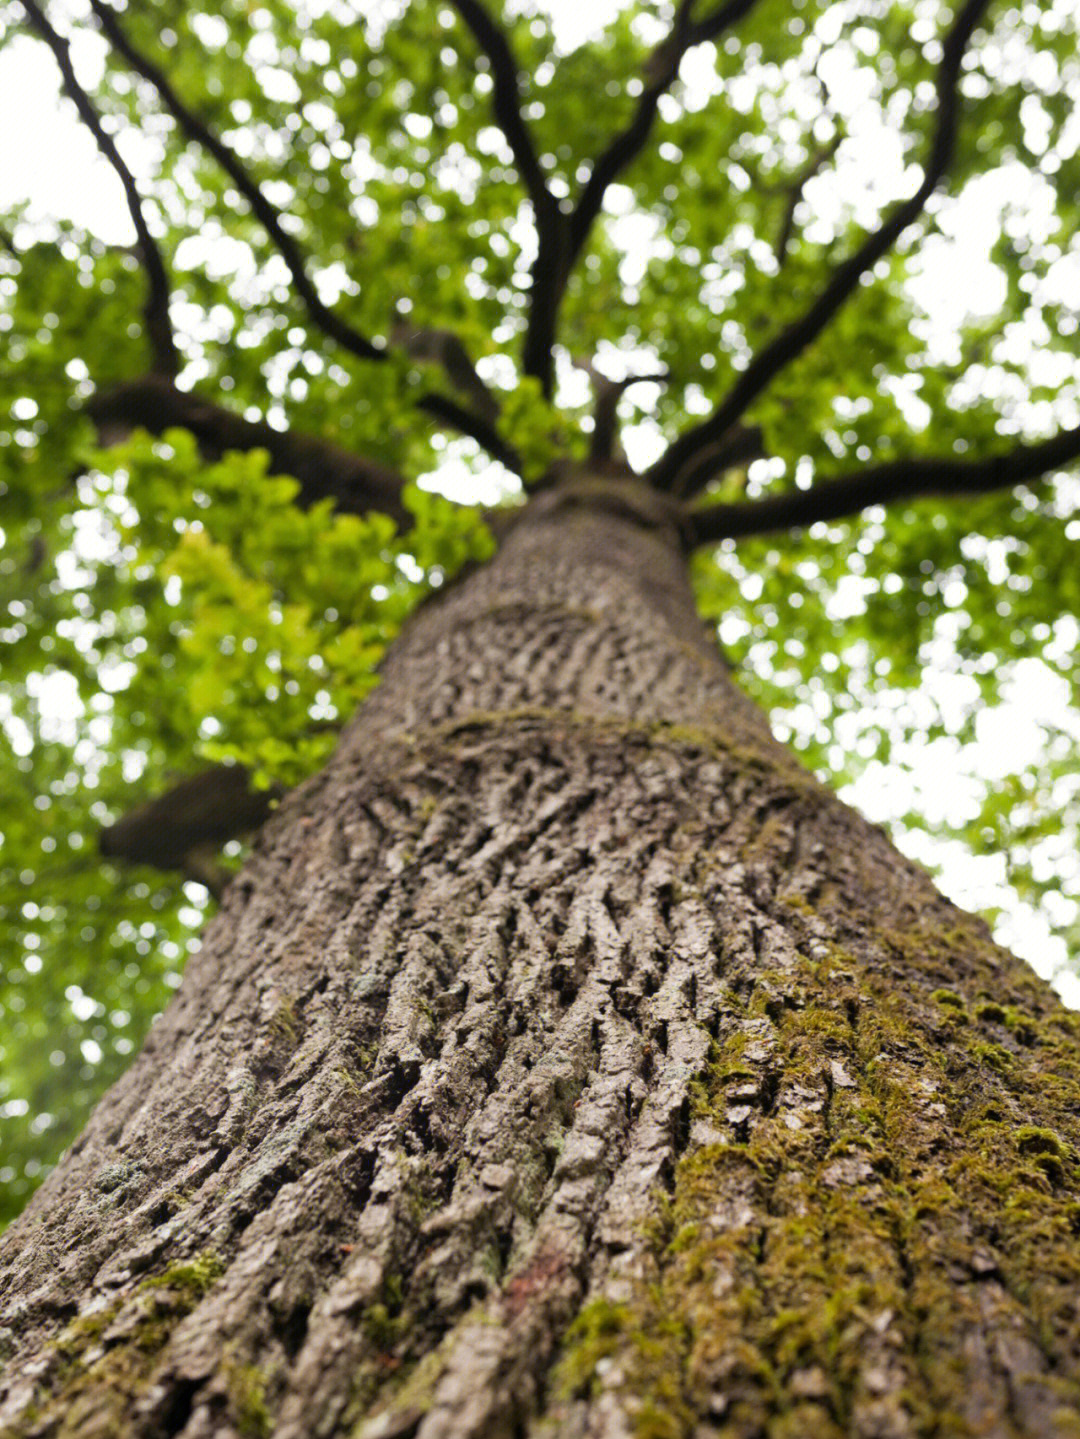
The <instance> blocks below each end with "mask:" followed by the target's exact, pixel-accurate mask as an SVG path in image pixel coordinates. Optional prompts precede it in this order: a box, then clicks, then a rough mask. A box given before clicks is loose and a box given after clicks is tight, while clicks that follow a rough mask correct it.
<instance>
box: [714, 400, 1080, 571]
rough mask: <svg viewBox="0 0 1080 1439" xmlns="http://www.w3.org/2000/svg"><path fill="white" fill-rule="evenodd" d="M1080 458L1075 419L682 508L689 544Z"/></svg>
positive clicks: (964, 489)
mask: <svg viewBox="0 0 1080 1439" xmlns="http://www.w3.org/2000/svg"><path fill="white" fill-rule="evenodd" d="M1078 459H1080V425H1078V426H1077V427H1076V428H1075V429H1070V430H1062V431H1061V433H1060V434H1057V435H1054V436H1053V438H1052V439H1049V440H1042V441H1040V442H1038V443H1037V444H1021V445H1017V446H1016V447H1015V448H1014V449H1012V450H1008V451H1006V452H1005V453H1004V454H1000V455H990V456H988V457H987V458H985V459H981V460H958V459H953V458H952V457H943V458H940V459H926V460H893V461H891V462H890V463H889V464H885V465H875V466H873V467H872V468H870V469H865V470H857V471H856V472H855V473H854V474H851V475H842V476H840V477H839V478H838V479H835V480H826V481H824V482H823V483H822V484H820V485H815V486H813V487H812V488H811V489H809V490H793V491H791V492H790V493H789V494H786V495H768V496H766V497H765V498H764V499H760V500H748V501H746V502H745V503H740V504H735V505H712V506H710V507H708V508H702V509H698V510H690V511H688V512H687V516H686V524H687V530H688V533H689V535H690V543H691V544H692V545H694V546H696V545H705V544H716V543H718V542H719V541H720V540H727V539H741V538H745V537H747V536H749V535H761V534H768V533H769V532H770V531H774V530H788V529H795V528H797V527H800V526H804V525H813V524H818V523H819V522H821V521H825V520H839V519H844V518H846V517H847V516H848V515H854V514H858V512H859V511H860V510H865V509H867V508H868V507H869V506H871V505H890V504H895V503H896V502H897V501H898V500H913V499H918V498H919V497H920V496H922V495H978V494H985V493H988V492H989V491H992V490H1003V489H1009V488H1011V487H1012V486H1013V485H1020V484H1025V483H1028V482H1030V481H1032V480H1037V479H1039V478H1040V477H1041V476H1043V475H1047V474H1050V473H1051V472H1052V471H1054V470H1057V469H1061V468H1062V467H1064V466H1065V465H1069V464H1072V463H1074V462H1075V461H1076V460H1078Z"/></svg>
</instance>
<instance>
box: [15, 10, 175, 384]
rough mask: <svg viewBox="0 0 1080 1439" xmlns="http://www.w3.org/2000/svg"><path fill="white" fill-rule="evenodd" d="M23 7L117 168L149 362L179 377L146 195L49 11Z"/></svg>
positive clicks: (81, 113)
mask: <svg viewBox="0 0 1080 1439" xmlns="http://www.w3.org/2000/svg"><path fill="white" fill-rule="evenodd" d="M22 4H23V9H24V10H25V11H26V16H27V20H28V21H29V23H30V25H31V27H32V28H33V29H34V30H35V31H36V32H37V33H38V34H39V35H40V36H41V38H42V39H43V40H44V41H45V44H46V45H48V47H49V49H50V50H51V51H52V53H53V56H54V58H55V60H56V63H57V65H58V66H59V67H60V74H61V75H62V76H63V81H64V89H65V90H66V91H67V94H68V95H69V96H70V98H71V99H72V101H73V102H74V104H75V109H76V110H77V111H78V113H79V118H80V120H82V122H83V124H84V125H85V126H86V127H87V129H88V130H89V131H90V133H91V134H92V135H93V137H94V139H95V140H96V141H97V146H98V149H99V150H100V151H101V153H102V154H103V155H104V156H105V158H106V160H108V162H109V164H110V165H111V166H112V167H113V170H114V171H115V172H116V175H117V178H118V179H119V181H120V184H121V185H122V186H123V190H124V198H125V200H126V201H127V207H128V213H129V214H130V216H131V222H132V224H133V225H134V226H135V233H136V235H137V236H138V240H139V244H138V255H139V260H140V263H141V264H142V267H143V270H144V271H145V273H146V288H147V294H146V304H145V306H144V307H143V319H144V321H145V324H146V336H147V339H148V340H149V342H150V353H151V357H152V358H151V363H152V366H153V369H154V371H155V373H157V374H160V375H175V374H176V373H177V370H178V369H179V361H178V357H177V353H176V341H175V339H174V337H173V331H172V323H171V321H170V319H169V277H168V274H167V272H166V269H165V262H164V260H163V259H162V257H161V251H160V250H159V248H158V245H157V241H156V240H155V239H154V237H153V235H151V233H150V228H149V226H148V225H147V223H146V216H145V214H144V213H143V204H142V196H141V195H140V194H139V187H138V185H136V183H135V177H134V175H132V173H131V171H130V170H129V169H128V167H127V165H126V164H125V163H124V159H123V156H122V155H121V154H120V151H119V150H118V149H117V147H116V142H115V141H114V140H113V138H112V136H111V135H110V134H109V133H108V131H107V130H106V129H105V128H104V126H103V125H102V123H101V117H100V115H98V113H97V111H96V110H95V108H94V105H93V102H92V101H91V99H90V97H89V95H87V93H86V91H85V90H84V89H83V87H82V86H81V85H80V84H79V82H78V80H77V79H76V77H75V70H74V67H73V65H72V63H71V48H70V46H69V45H68V43H67V41H66V40H64V39H63V38H62V37H61V36H60V35H59V34H57V32H56V31H55V30H54V29H53V27H52V25H51V24H50V23H49V21H48V19H47V18H46V15H45V12H44V11H43V10H42V9H41V7H40V5H38V4H36V3H35V0H22Z"/></svg>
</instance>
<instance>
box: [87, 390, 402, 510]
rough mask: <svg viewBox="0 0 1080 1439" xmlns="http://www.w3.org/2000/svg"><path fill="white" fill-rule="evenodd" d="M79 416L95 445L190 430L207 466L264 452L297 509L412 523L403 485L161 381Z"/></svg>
mask: <svg viewBox="0 0 1080 1439" xmlns="http://www.w3.org/2000/svg"><path fill="white" fill-rule="evenodd" d="M86 408H87V413H88V414H89V415H90V418H91V419H92V420H93V421H94V423H95V424H96V425H97V427H98V433H99V436H100V439H101V443H102V444H105V445H108V444H115V443H117V442H118V441H119V440H121V439H123V438H125V437H126V436H127V435H129V434H130V433H131V431H132V430H134V429H137V428H141V429H144V430H149V431H150V432H151V434H156V435H160V434H162V433H163V432H164V431H165V430H167V429H171V428H172V427H174V426H175V427H177V428H179V429H184V430H189V431H190V432H191V433H192V434H193V435H194V436H195V440H196V442H197V443H198V446H199V449H200V450H201V451H202V453H203V454H204V455H205V456H206V458H207V459H210V460H214V459H217V458H218V457H220V456H221V455H222V454H224V453H225V451H226V450H243V451H247V450H255V449H264V450H266V451H267V452H268V453H269V455H270V470H271V472H272V473H273V474H286V475H292V476H293V477H294V478H295V479H297V480H299V482H300V495H299V499H300V503H301V504H305V505H311V504H315V502H316V501H318V500H322V499H326V498H327V497H329V498H331V499H333V501H334V503H335V505H336V506H337V508H338V509H339V510H342V511H344V512H346V513H349V514H363V513H365V512H366V511H368V510H379V511H381V512H382V513H383V514H387V515H391V516H392V517H393V518H394V519H395V520H397V522H398V523H399V524H401V525H411V523H412V517H411V516H410V514H409V512H408V511H407V510H406V509H405V506H404V505H403V504H402V500H401V491H402V488H403V485H404V481H403V480H402V478H401V476H400V475H398V474H397V473H396V472H395V471H394V470H391V469H389V468H387V467H386V466H384V465H380V464H378V463H377V462H376V461H374V460H368V459H364V458H363V457H362V456H361V455H355V454H352V453H350V452H349V451H348V450H343V449H339V448H338V447H337V446H336V445H332V444H329V443H328V442H327V441H325V440H320V439H317V438H316V437H315V436H313V435H304V434H297V433H296V432H295V431H293V430H289V431H286V432H282V431H281V430H275V429H274V428H273V426H271V425H268V424H267V423H266V422H265V421H263V420H245V419H243V418H242V417H241V416H240V415H236V414H233V413H232V411H231V410H225V409H222V408H221V407H220V406H219V405H215V404H213V403H212V402H211V401H209V400H206V399H203V398H202V397H201V396H199V395H194V394H189V393H187V392H186V391H183V390H178V389H176V387H175V386H174V385H172V384H170V383H169V381H168V380H167V379H165V378H164V377H163V376H157V375H147V376H145V377H144V378H143V379H141V380H133V381H130V382H129V383H127V384H124V385H119V386H117V387H116V388H115V389H111V390H107V391H105V392H104V393H102V394H98V395H95V396H94V397H93V398H92V399H91V400H90V401H89V402H88V403H87V406H86Z"/></svg>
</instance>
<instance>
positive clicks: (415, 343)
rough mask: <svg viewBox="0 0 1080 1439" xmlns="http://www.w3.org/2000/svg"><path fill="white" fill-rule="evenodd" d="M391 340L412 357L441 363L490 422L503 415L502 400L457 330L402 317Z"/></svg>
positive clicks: (455, 385) (456, 387) (475, 410)
mask: <svg viewBox="0 0 1080 1439" xmlns="http://www.w3.org/2000/svg"><path fill="white" fill-rule="evenodd" d="M390 343H391V344H392V345H394V346H395V347H396V348H397V349H399V350H400V351H401V352H402V354H405V355H408V357H409V359H410V360H417V361H421V362H423V361H430V362H432V363H433V364H436V365H441V366H442V368H443V370H444V371H445V372H446V377H447V379H448V380H449V381H450V383H451V384H452V385H453V387H454V389H455V390H458V391H459V392H460V393H461V394H463V395H467V396H468V397H469V399H470V400H471V401H472V405H473V412H474V414H476V415H477V416H479V417H480V418H481V419H483V420H484V421H485V422H486V423H487V424H489V425H493V424H494V423H495V421H496V420H497V419H498V418H499V402H498V400H497V399H496V398H495V396H494V395H493V394H492V393H491V391H490V390H489V389H488V387H487V385H485V384H484V382H483V380H482V379H481V378H480V376H479V375H478V374H477V372H476V366H475V365H474V364H473V362H472V359H471V357H470V355H469V352H468V350H466V348H465V346H464V344H463V343H462V341H461V339H460V338H459V336H457V335H455V334H454V332H453V330H438V329H429V328H426V327H423V326H417V325H413V324H410V322H409V320H408V319H407V318H405V317H403V318H402V319H400V320H399V321H398V323H397V324H396V325H395V326H394V328H393V330H391V332H390Z"/></svg>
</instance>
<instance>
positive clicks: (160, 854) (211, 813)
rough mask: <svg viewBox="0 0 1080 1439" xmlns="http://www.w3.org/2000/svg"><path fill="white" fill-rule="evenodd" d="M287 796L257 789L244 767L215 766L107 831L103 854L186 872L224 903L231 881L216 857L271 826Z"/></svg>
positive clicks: (102, 836) (102, 840) (102, 835)
mask: <svg viewBox="0 0 1080 1439" xmlns="http://www.w3.org/2000/svg"><path fill="white" fill-rule="evenodd" d="M281 793H282V791H281V790H280V789H272V790H258V789H252V788H251V781H250V777H249V775H248V772H247V770H246V769H244V768H243V767H242V766H240V765H214V766H213V768H211V769H207V770H203V771H202V773H201V774H196V775H192V776H190V778H188V779H185V780H181V781H180V783H179V784H177V785H174V786H173V788H172V789H170V790H167V791H166V792H165V793H164V794H161V795H158V796H157V797H156V798H155V799H150V800H146V801H144V802H143V803H142V804H139V805H136V807H135V808H134V809H132V810H129V811H128V813H127V814H125V815H122V816H121V817H120V818H119V819H118V820H116V822H115V823H114V824H110V825H106V826H105V827H104V828H103V829H102V830H101V832H100V834H99V836H98V848H99V850H100V852H101V855H102V857H103V858H105V859H119V860H123V861H125V862H126V863H128V864H149V865H153V867H154V868H155V869H166V870H168V869H178V870H181V871H182V872H183V873H184V874H185V875H187V877H188V878H189V879H194V880H197V881H198V883H199V884H204V885H206V887H207V889H209V890H210V892H211V894H213V895H214V896H215V898H217V899H220V898H221V892H222V890H223V889H224V887H225V885H226V884H227V883H228V881H229V878H230V876H229V873H228V871H227V870H225V869H223V868H222V867H221V866H220V865H219V864H217V863H216V861H215V852H216V851H217V850H219V849H220V848H221V846H222V845H223V844H225V843H226V842H227V841H228V840H230V839H235V838H237V836H239V835H242V834H247V833H248V832H249V831H250V830H253V829H258V828H260V827H261V826H262V825H263V824H265V822H266V821H267V819H269V817H270V815H271V813H272V812H273V809H274V805H275V804H276V802H277V801H278V800H279V799H280V798H281Z"/></svg>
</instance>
